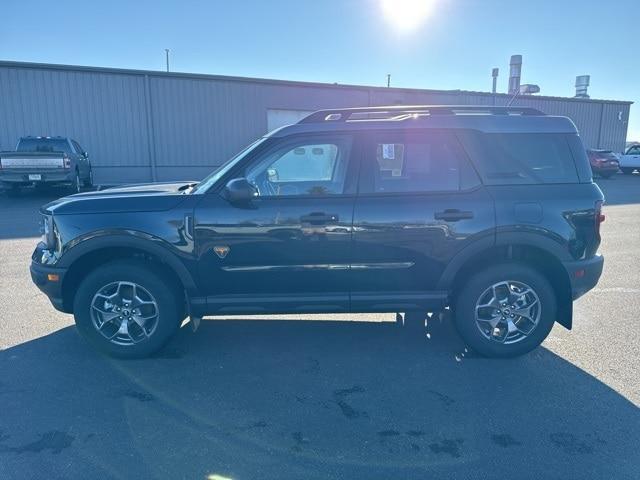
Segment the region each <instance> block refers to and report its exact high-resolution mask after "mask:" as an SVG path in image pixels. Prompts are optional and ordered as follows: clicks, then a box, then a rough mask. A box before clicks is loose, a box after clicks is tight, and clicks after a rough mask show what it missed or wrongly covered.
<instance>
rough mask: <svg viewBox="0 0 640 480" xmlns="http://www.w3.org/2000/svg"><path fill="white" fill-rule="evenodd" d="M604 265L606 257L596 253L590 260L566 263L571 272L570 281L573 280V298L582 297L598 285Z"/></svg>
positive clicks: (569, 272)
mask: <svg viewBox="0 0 640 480" xmlns="http://www.w3.org/2000/svg"><path fill="white" fill-rule="evenodd" d="M603 266H604V257H603V256H602V255H595V256H594V257H593V258H590V259H588V260H579V261H577V262H565V263H564V267H565V268H566V270H567V273H568V274H569V281H570V282H571V296H572V298H573V300H576V299H577V298H580V297H581V296H582V295H584V294H585V293H587V292H588V291H589V290H591V289H592V288H593V287H595V286H596V284H597V283H598V280H599V279H600V275H602V268H603Z"/></svg>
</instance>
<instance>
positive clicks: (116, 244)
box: [59, 234, 196, 312]
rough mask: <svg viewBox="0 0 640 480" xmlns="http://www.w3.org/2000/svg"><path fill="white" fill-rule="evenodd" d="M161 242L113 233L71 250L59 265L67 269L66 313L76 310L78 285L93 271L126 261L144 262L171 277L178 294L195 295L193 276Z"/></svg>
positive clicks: (64, 299)
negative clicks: (117, 261)
mask: <svg viewBox="0 0 640 480" xmlns="http://www.w3.org/2000/svg"><path fill="white" fill-rule="evenodd" d="M160 242H163V241H162V240H158V239H156V240H155V242H154V241H151V240H149V239H146V238H140V237H136V236H132V235H131V234H116V235H113V234H109V235H105V236H98V237H94V238H91V239H87V240H84V241H81V242H79V243H77V244H76V245H75V246H73V247H72V248H70V249H69V250H68V251H67V252H65V254H64V255H63V256H62V257H61V259H60V265H59V266H60V267H63V268H66V269H67V271H66V274H65V276H64V278H63V283H62V296H63V308H64V311H66V312H71V311H72V310H73V301H74V296H75V292H76V289H77V286H78V284H79V283H80V282H81V281H82V279H83V278H85V277H86V275H87V274H88V273H89V272H91V271H92V270H94V269H95V268H97V267H99V266H101V265H104V264H106V263H109V262H111V261H114V260H120V259H123V258H136V259H141V260H144V261H145V262H147V263H148V264H149V266H150V267H151V268H154V269H155V270H157V271H158V272H159V273H160V274H162V275H163V276H164V277H165V278H167V279H168V280H169V281H170V283H171V285H172V286H173V287H174V288H175V289H176V290H177V291H180V292H182V293H183V294H184V292H185V291H186V292H187V295H189V294H190V293H191V294H193V293H194V292H195V291H196V285H195V282H194V280H193V277H192V275H191V273H190V272H189V270H188V269H187V267H186V266H185V265H184V263H183V262H182V261H181V260H180V259H179V258H178V256H177V255H176V254H175V253H172V252H171V251H170V250H169V249H168V248H167V247H166V246H163V245H162V243H160ZM163 243H164V242H163Z"/></svg>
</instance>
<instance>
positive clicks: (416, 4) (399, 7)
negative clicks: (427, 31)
mask: <svg viewBox="0 0 640 480" xmlns="http://www.w3.org/2000/svg"><path fill="white" fill-rule="evenodd" d="M380 3H381V5H382V12H383V14H384V16H385V18H386V19H387V21H388V22H389V23H391V24H392V25H393V26H394V27H395V28H396V29H398V30H399V31H402V32H410V31H412V30H415V29H416V28H418V27H419V26H420V25H421V24H422V23H423V22H424V21H425V20H426V18H427V16H428V15H429V13H430V12H431V10H432V8H433V4H434V0H380Z"/></svg>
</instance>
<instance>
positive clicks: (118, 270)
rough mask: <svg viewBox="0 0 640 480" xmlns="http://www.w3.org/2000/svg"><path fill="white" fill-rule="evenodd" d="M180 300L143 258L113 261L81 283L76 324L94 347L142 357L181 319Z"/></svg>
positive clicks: (75, 308)
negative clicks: (142, 260)
mask: <svg viewBox="0 0 640 480" xmlns="http://www.w3.org/2000/svg"><path fill="white" fill-rule="evenodd" d="M180 311H181V307H180V303H179V302H178V299H177V295H176V293H175V292H174V291H173V290H172V289H171V288H169V286H168V285H167V282H166V281H165V280H164V278H163V277H162V276H161V275H160V274H159V273H158V272H156V271H155V270H154V269H153V268H152V267H150V266H148V265H146V264H145V263H143V262H138V261H133V262H131V261H128V262H126V263H125V262H114V263H110V264H107V265H104V266H102V267H99V268H98V269H96V270H94V271H93V272H91V273H90V274H89V275H88V276H87V277H86V278H85V279H84V280H83V281H82V282H81V284H80V287H79V288H78V291H77V293H76V297H75V301H74V305H73V312H74V316H75V321H76V326H77V327H78V330H79V331H80V333H81V334H82V336H83V337H84V338H85V339H87V340H88V341H89V342H90V343H91V344H92V345H93V346H94V347H96V348H97V349H98V350H100V351H102V352H104V353H106V354H108V355H111V356H113V357H119V358H142V357H146V356H148V355H150V354H152V353H153V352H155V351H157V350H158V349H160V348H161V347H162V346H163V345H164V344H165V343H166V342H167V341H168V340H169V338H170V337H171V336H172V335H173V334H174V333H175V331H176V330H177V328H178V326H179V322H180Z"/></svg>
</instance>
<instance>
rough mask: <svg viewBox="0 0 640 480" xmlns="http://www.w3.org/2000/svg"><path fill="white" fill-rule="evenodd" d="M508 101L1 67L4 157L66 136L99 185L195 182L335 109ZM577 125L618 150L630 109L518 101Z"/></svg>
mask: <svg viewBox="0 0 640 480" xmlns="http://www.w3.org/2000/svg"><path fill="white" fill-rule="evenodd" d="M509 98H510V96H509V95H506V94H497V95H492V94H491V93H482V92H466V91H438V90H418V89H406V88H384V87H367V86H347V85H337V84H333V85H332V84H321V83H307V82H290V81H281V80H265V79H256V78H238V77H226V76H218V75H196V74H186V73H165V72H153V71H140V70H121V69H112V68H93V67H76V66H62V65H44V64H34V63H19V62H0V148H1V149H3V150H12V149H13V148H14V147H15V144H16V142H17V140H18V138H19V137H21V136H26V135H34V136H38V135H43V136H55V135H61V136H70V137H72V138H74V139H76V140H77V141H78V142H80V144H81V145H82V146H83V147H84V148H85V149H86V150H87V151H88V152H89V153H90V158H91V162H92V164H93V167H94V173H95V180H96V182H97V183H108V184H112V183H123V182H144V181H163V180H174V179H175V180H187V179H195V180H197V179H200V178H202V177H203V176H204V175H206V174H207V173H208V172H209V171H211V169H212V168H213V167H214V166H216V165H219V164H221V163H222V162H224V161H225V160H226V159H228V158H229V157H230V156H232V155H233V154H234V153H236V152H237V151H238V150H240V149H241V148H242V147H243V146H245V145H246V144H248V143H249V142H251V141H253V140H254V139H255V138H256V137H258V136H261V135H263V134H264V133H266V132H267V131H269V130H271V129H273V128H276V127H279V126H281V125H284V124H287V123H294V122H295V121H297V120H298V119H299V118H301V117H303V116H304V115H306V114H307V113H309V112H311V111H314V110H317V109H321V108H332V107H359V106H375V105H393V104H406V105H416V104H427V105H428V104H453V105H465V104H474V105H491V104H493V103H494V102H495V104H496V105H505V104H506V103H507V102H508V101H509ZM515 104H516V105H520V106H530V107H534V108H538V109H540V110H542V111H543V112H545V113H548V114H552V115H565V116H568V117H570V118H571V119H573V121H574V122H575V124H576V125H577V126H578V129H579V130H580V133H581V135H582V138H583V140H584V142H585V144H586V145H587V146H588V147H592V148H608V149H612V150H614V151H618V152H620V151H622V150H623V149H624V144H625V139H626V134H627V123H628V119H629V108H630V105H631V102H623V101H609V100H593V99H584V98H560V97H544V96H523V97H519V98H518V99H517V100H516V102H515Z"/></svg>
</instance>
